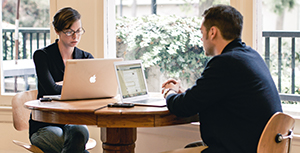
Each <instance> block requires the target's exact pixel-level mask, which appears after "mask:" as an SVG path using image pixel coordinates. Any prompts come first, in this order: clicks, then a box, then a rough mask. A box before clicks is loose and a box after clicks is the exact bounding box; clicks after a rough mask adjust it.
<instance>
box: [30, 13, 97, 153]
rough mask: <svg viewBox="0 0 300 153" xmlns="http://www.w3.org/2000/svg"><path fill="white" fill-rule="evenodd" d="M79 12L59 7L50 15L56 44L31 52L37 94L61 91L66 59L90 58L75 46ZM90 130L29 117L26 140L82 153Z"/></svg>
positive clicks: (48, 148)
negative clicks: (56, 37) (52, 15)
mask: <svg viewBox="0 0 300 153" xmlns="http://www.w3.org/2000/svg"><path fill="white" fill-rule="evenodd" d="M80 17H81V15H80V14H79V13H78V12H77V11H76V10H74V9H72V8H70V7H66V8H62V9H61V10H59V11H58V12H57V13H56V14H55V16H54V18H53V22H52V24H53V26H54V29H55V32H56V34H57V35H58V37H59V38H58V39H57V40H56V41H55V43H53V44H51V45H49V46H47V47H45V48H43V49H39V50H37V51H35V52H34V55H33V60H34V63H35V68H36V74H37V78H38V97H37V98H41V97H43V96H44V95H57V94H60V93H61V89H62V84H63V76H64V69H65V64H66V61H67V60H68V59H83V58H93V56H92V55H91V54H90V53H87V52H85V51H82V50H80V49H78V48H77V47H76V46H77V44H78V43H79V41H80V38H81V35H82V34H83V33H84V32H85V31H84V29H83V28H82V24H81V20H80ZM88 138H89V132H88V129H87V127H86V126H85V125H62V124H51V123H44V122H37V121H34V120H32V118H31V116H30V120H29V139H30V141H31V143H32V144H33V145H36V146H38V147H39V148H40V149H42V150H43V151H44V152H45V153H48V152H49V153H56V152H57V153H60V152H62V153H65V152H72V153H83V152H88V151H86V150H85V144H86V142H87V141H88Z"/></svg>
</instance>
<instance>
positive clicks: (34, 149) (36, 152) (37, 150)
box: [13, 140, 44, 153]
mask: <svg viewBox="0 0 300 153" xmlns="http://www.w3.org/2000/svg"><path fill="white" fill-rule="evenodd" d="M13 143H15V144H16V145H18V146H20V147H23V148H25V149H27V150H28V151H31V152H33V153H44V152H43V151H42V150H41V149H40V148H38V147H37V146H35V145H31V144H27V143H24V142H21V141H17V140H13Z"/></svg>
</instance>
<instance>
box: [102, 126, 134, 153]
mask: <svg viewBox="0 0 300 153" xmlns="http://www.w3.org/2000/svg"><path fill="white" fill-rule="evenodd" d="M136 137H137V136H136V128H107V127H101V141H102V143H103V144H102V148H103V153H134V148H135V141H136Z"/></svg>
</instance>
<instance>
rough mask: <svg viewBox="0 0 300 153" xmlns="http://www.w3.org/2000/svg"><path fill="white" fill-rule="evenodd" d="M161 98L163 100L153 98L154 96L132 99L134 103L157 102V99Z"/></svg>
mask: <svg viewBox="0 0 300 153" xmlns="http://www.w3.org/2000/svg"><path fill="white" fill-rule="evenodd" d="M161 100H163V99H155V98H151V99H142V100H137V101H134V103H141V104H146V103H152V102H158V101H161Z"/></svg>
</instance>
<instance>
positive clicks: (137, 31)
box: [116, 0, 230, 91]
mask: <svg viewBox="0 0 300 153" xmlns="http://www.w3.org/2000/svg"><path fill="white" fill-rule="evenodd" d="M218 3H222V4H229V3H230V1H229V0H207V1H199V0H159V1H156V0H147V1H145V0H121V1H116V35H117V53H116V54H117V57H123V58H124V59H125V60H132V59H141V60H143V65H144V68H145V74H146V78H147V82H148V87H149V91H159V90H160V87H161V83H162V81H164V80H165V79H167V78H170V77H172V78H176V79H180V80H181V81H182V83H183V86H184V87H190V86H191V85H193V84H194V82H195V80H196V79H197V78H199V77H200V74H201V72H202V71H203V68H204V66H205V64H206V62H207V61H208V59H209V58H208V57H206V56H205V55H204V52H203V49H202V42H201V41H200V38H201V32H200V30H199V29H200V26H201V18H202V17H201V15H202V13H203V11H204V9H206V8H208V7H209V6H211V5H213V4H218Z"/></svg>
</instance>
